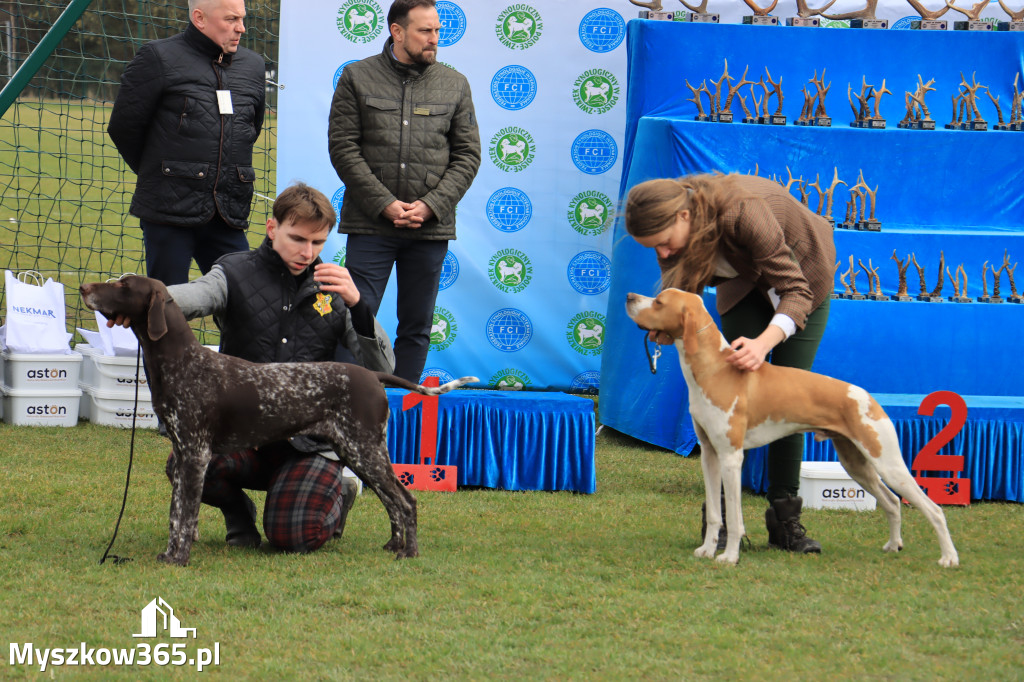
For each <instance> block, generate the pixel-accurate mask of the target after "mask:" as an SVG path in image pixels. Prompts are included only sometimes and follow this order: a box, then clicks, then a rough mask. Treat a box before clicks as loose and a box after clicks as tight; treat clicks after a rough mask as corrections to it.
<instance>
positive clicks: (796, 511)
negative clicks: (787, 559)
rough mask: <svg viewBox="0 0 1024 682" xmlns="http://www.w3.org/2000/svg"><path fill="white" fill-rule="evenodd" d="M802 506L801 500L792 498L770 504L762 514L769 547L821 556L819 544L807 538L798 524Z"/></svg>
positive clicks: (801, 525)
mask: <svg viewBox="0 0 1024 682" xmlns="http://www.w3.org/2000/svg"><path fill="white" fill-rule="evenodd" d="M803 504H804V501H803V499H802V498H799V497H792V496H790V497H786V498H783V499H779V500H773V501H772V502H771V506H770V507H768V509H767V510H765V513H764V522H765V525H766V526H767V527H768V545H769V546H770V547H774V548H776V549H784V550H786V551H789V552H797V553H798V554H821V543H820V542H818V541H817V540H812V539H811V538H809V537H807V529H806V528H804V527H803V524H801V523H800V510H801V508H802V507H803Z"/></svg>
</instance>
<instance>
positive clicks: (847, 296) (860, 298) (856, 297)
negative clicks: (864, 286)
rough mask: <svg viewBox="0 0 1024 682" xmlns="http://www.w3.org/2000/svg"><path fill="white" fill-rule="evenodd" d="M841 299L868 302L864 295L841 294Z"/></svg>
mask: <svg viewBox="0 0 1024 682" xmlns="http://www.w3.org/2000/svg"><path fill="white" fill-rule="evenodd" d="M839 298H842V299H845V300H847V301H866V300H867V298H868V297H867V296H865V295H864V294H839Z"/></svg>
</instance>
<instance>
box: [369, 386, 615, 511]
mask: <svg viewBox="0 0 1024 682" xmlns="http://www.w3.org/2000/svg"><path fill="white" fill-rule="evenodd" d="M407 393H408V392H407V391H403V390H400V389H387V394H388V405H389V407H390V408H391V416H390V418H389V419H388V451H389V453H390V454H391V461H392V462H395V463H397V464H419V461H420V456H419V443H420V428H421V424H420V421H421V417H420V414H421V408H420V407H414V408H412V409H410V410H408V411H403V410H402V398H403V397H404V396H405V395H407ZM595 422H596V419H595V415H594V403H593V401H592V400H589V399H587V398H581V397H577V396H571V395H567V394H565V393H534V392H521V391H476V390H472V391H471V390H460V391H454V392H452V393H448V394H446V395H443V396H441V397H440V399H439V402H438V424H437V433H438V443H437V461H436V462H435V464H443V465H450V466H456V467H458V482H459V485H460V486H467V485H468V486H482V487H486V488H501V489H504V490H571V491H575V492H580V493H593V492H594V491H595V490H596V487H597V478H596V473H595V469H594V437H595Z"/></svg>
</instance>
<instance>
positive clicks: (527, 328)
mask: <svg viewBox="0 0 1024 682" xmlns="http://www.w3.org/2000/svg"><path fill="white" fill-rule="evenodd" d="M486 329H487V340H488V341H490V343H491V345H492V346H494V347H495V348H497V349H498V350H500V351H502V352H505V353H514V352H515V351H517V350H522V349H523V348H525V347H526V344H528V343H530V339H531V338H533V322H532V321H531V320H530V318H529V317H527V315H526V313H524V312H523V311H522V310H517V309H515V308H502V309H501V310H496V311H495V312H494V313H493V314H492V315H491V316H490V317H489V318H487V325H486Z"/></svg>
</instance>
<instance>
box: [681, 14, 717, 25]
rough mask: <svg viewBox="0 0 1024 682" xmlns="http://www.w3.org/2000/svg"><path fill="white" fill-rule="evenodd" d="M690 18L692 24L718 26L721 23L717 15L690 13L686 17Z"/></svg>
mask: <svg viewBox="0 0 1024 682" xmlns="http://www.w3.org/2000/svg"><path fill="white" fill-rule="evenodd" d="M686 16H687V17H689V21H690V23H692V24H717V23H719V21H718V19H719V15H717V14H699V13H698V12H689V13H687V15H686Z"/></svg>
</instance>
